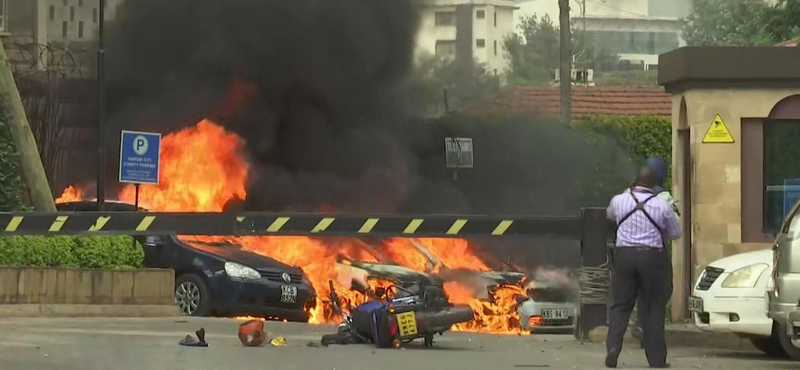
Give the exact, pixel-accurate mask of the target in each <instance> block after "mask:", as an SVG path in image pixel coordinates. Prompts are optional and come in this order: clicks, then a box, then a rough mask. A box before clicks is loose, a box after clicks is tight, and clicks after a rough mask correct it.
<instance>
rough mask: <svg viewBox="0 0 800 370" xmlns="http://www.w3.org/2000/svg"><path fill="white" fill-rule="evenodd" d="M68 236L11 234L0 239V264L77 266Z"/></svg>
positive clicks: (70, 239) (72, 243)
mask: <svg viewBox="0 0 800 370" xmlns="http://www.w3.org/2000/svg"><path fill="white" fill-rule="evenodd" d="M74 244H75V242H74V240H73V238H72V237H69V236H54V237H44V236H12V237H10V238H2V239H0V264H2V265H7V266H40V267H56V266H65V267H77V266H78V260H77V259H76V258H75V256H74V255H73V254H72V246H73V245H74Z"/></svg>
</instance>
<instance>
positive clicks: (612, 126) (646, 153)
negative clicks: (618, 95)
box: [573, 115, 672, 189]
mask: <svg viewBox="0 0 800 370" xmlns="http://www.w3.org/2000/svg"><path fill="white" fill-rule="evenodd" d="M573 126H574V127H576V128H578V129H581V130H586V131H589V132H591V133H593V134H596V135H601V136H604V137H606V138H610V139H612V140H615V141H617V142H618V143H619V144H620V145H621V146H622V147H624V148H625V149H626V150H627V151H628V152H629V153H630V155H631V158H632V159H634V160H644V159H645V158H647V157H660V158H662V159H664V161H666V162H667V163H668V164H670V167H671V163H672V122H671V121H670V119H669V117H657V116H631V117H624V116H609V115H588V116H583V117H580V118H578V119H577V120H575V122H573ZM631 178H633V174H631ZM671 184H672V179H671V177H670V178H667V180H666V181H665V182H664V188H665V189H670V188H671V186H672V185H671Z"/></svg>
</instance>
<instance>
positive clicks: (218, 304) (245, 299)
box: [209, 276, 316, 321]
mask: <svg viewBox="0 0 800 370" xmlns="http://www.w3.org/2000/svg"><path fill="white" fill-rule="evenodd" d="M209 285H210V289H211V291H212V295H213V296H214V301H213V304H212V307H213V308H214V311H215V312H217V313H218V314H221V315H233V316H262V317H275V318H279V319H287V320H292V321H308V313H307V312H306V311H307V309H308V308H310V307H313V305H314V304H316V292H315V291H314V288H313V287H312V286H311V285H309V284H306V283H300V284H280V283H277V282H272V281H269V280H267V279H260V280H251V281H245V280H235V279H231V278H228V277H227V276H222V277H218V278H216V279H211V282H210V284H209ZM283 285H290V286H293V287H296V288H297V297H296V299H295V302H294V303H286V302H281V286H283Z"/></svg>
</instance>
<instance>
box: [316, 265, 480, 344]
mask: <svg viewBox="0 0 800 370" xmlns="http://www.w3.org/2000/svg"><path fill="white" fill-rule="evenodd" d="M329 286H330V292H331V296H330V299H331V303H332V307H333V310H334V311H335V312H336V313H337V314H339V315H340V316H342V317H343V318H344V320H343V321H342V323H341V324H339V327H338V328H337V332H336V334H326V335H323V336H322V345H325V346H327V345H329V344H355V343H372V344H374V345H375V346H376V347H378V348H390V347H395V348H399V347H400V346H401V345H403V344H405V343H410V342H411V341H413V340H415V339H419V338H423V339H424V345H425V347H431V346H433V336H434V335H436V334H437V333H438V334H439V335H442V334H444V332H445V331H448V330H450V327H451V326H453V325H455V324H458V323H462V322H467V321H469V320H472V317H473V312H472V309H471V308H470V307H469V306H455V305H452V304H451V303H450V302H449V301H448V299H447V295H446V294H445V293H444V289H442V287H439V286H435V285H427V284H425V283H422V282H414V283H410V284H406V285H405V286H401V285H398V284H394V285H390V286H388V287H386V288H381V287H379V288H376V289H375V290H374V291H373V290H372V289H370V288H369V287H366V286H363V285H362V284H361V283H359V282H358V280H355V279H354V280H353V283H352V287H353V289H354V290H356V291H358V292H360V293H362V294H364V295H365V296H367V297H369V298H370V299H369V300H368V301H367V302H365V303H363V304H361V305H358V306H356V307H355V308H354V309H352V310H351V311H350V312H349V313H345V312H344V310H343V309H342V306H341V303H340V301H339V297H338V295H337V294H336V291H335V290H334V288H333V282H332V281H330V282H329Z"/></svg>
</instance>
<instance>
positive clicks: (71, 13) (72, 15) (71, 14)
mask: <svg viewBox="0 0 800 370" xmlns="http://www.w3.org/2000/svg"><path fill="white" fill-rule="evenodd" d="M69 20H70V22H73V21H75V7H74V6H71V7H69Z"/></svg>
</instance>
